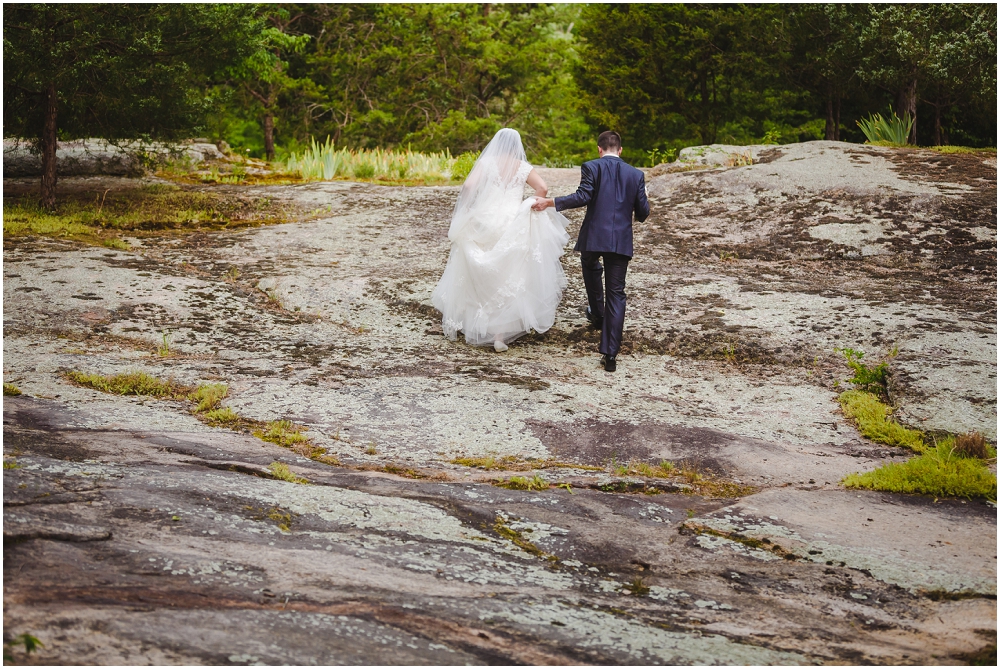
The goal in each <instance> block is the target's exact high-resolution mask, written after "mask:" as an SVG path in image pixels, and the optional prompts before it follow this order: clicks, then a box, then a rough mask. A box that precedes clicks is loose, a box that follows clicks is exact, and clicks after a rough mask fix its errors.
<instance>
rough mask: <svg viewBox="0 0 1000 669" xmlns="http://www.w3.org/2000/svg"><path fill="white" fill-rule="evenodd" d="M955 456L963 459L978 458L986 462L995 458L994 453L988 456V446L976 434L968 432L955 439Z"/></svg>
mask: <svg viewBox="0 0 1000 669" xmlns="http://www.w3.org/2000/svg"><path fill="white" fill-rule="evenodd" d="M955 454H956V455H959V456H961V457H963V458H979V459H980V460H988V459H990V458H993V457H996V452H994V453H993V454H992V455H990V446H989V444H987V443H986V439H985V438H984V437H983V435H981V434H979V433H978V432H969V433H967V434H960V435H958V436H957V437H955Z"/></svg>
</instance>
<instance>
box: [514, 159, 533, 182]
mask: <svg viewBox="0 0 1000 669" xmlns="http://www.w3.org/2000/svg"><path fill="white" fill-rule="evenodd" d="M533 169H535V168H534V167H532V166H531V163H529V162H528V161H527V160H522V161H521V167H520V168H518V170H517V174H518V176H520V177H522V178H524V179H526V178H528V174H530V173H531V170H533Z"/></svg>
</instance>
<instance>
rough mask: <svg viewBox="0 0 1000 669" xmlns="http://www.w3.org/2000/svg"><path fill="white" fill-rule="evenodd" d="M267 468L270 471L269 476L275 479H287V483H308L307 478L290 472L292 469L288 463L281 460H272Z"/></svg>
mask: <svg viewBox="0 0 1000 669" xmlns="http://www.w3.org/2000/svg"><path fill="white" fill-rule="evenodd" d="M267 469H268V471H270V472H271V476H273V477H274V478H276V479H280V480H282V481H288V482H289V483H309V479H304V478H302V477H301V476H296V475H295V474H293V473H292V470H290V469H289V468H288V465H286V464H285V463H283V462H272V463H271V464H270V465H268V466H267Z"/></svg>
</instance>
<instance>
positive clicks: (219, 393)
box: [188, 383, 229, 413]
mask: <svg viewBox="0 0 1000 669" xmlns="http://www.w3.org/2000/svg"><path fill="white" fill-rule="evenodd" d="M228 394H229V386H227V385H226V384H225V383H206V384H203V385H200V386H198V387H197V388H195V391H194V392H193V393H191V394H190V395H188V399H189V400H191V401H192V402H197V403H198V406H197V407H196V408H195V411H196V412H198V413H201V412H205V411H210V410H212V409H217V408H218V407H219V402H221V401H222V400H223V399H225V397H226V395H228Z"/></svg>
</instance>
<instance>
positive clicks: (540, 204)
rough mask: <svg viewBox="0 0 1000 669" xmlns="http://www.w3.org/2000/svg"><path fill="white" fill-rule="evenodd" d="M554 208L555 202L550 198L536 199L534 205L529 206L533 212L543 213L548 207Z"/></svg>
mask: <svg viewBox="0 0 1000 669" xmlns="http://www.w3.org/2000/svg"><path fill="white" fill-rule="evenodd" d="M554 206H556V201H555V200H553V199H552V198H550V197H536V198H535V204H533V205H531V208H532V209H534V210H535V211H545V210H546V209H548V208H549V207H554Z"/></svg>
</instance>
